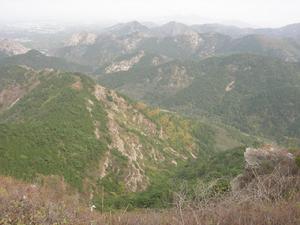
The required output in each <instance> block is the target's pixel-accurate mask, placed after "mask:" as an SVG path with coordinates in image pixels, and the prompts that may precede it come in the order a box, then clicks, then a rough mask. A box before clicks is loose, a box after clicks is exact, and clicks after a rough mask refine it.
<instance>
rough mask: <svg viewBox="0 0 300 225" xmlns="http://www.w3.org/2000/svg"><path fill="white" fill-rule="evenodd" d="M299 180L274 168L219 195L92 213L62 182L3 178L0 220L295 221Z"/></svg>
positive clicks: (110, 223)
mask: <svg viewBox="0 0 300 225" xmlns="http://www.w3.org/2000/svg"><path fill="white" fill-rule="evenodd" d="M299 184H300V180H299V176H298V175H293V176H286V174H285V175H284V176H283V175H282V174H281V173H279V172H278V171H274V172H273V173H272V174H270V175H267V176H266V175H260V176H258V175H257V176H256V177H255V179H254V180H253V182H252V183H251V185H249V186H248V187H247V188H246V189H244V190H241V191H240V192H237V193H229V194H227V195H226V196H223V197H220V196H218V197H217V198H214V199H203V198H202V199H201V200H198V201H188V200H187V198H186V195H185V194H184V193H178V194H177V201H176V202H175V203H174V207H173V208H171V209H166V210H150V209H149V210H137V211H133V212H126V209H125V210H124V211H119V212H117V213H109V212H108V213H103V214H100V213H97V212H90V209H89V208H88V206H87V205H85V204H83V203H81V202H80V200H79V197H78V195H76V194H74V193H73V194H71V195H70V194H69V193H66V192H69V190H68V188H66V186H64V185H65V184H64V183H63V182H62V183H61V182H59V181H58V182H56V185H55V187H56V188H55V189H54V190H53V188H49V185H46V186H42V187H36V186H33V185H29V184H26V183H23V182H20V181H15V180H13V179H11V178H6V177H2V178H0V218H1V219H0V224H1V225H2V224H5V225H6V224H49V225H50V224H72V225H73V224H74V225H79V224H80V225H81V224H100V225H102V224H103V225H104V224H105V225H299V224H300V193H299ZM50 186H51V185H50ZM202 191H203V190H202ZM204 191H205V190H204Z"/></svg>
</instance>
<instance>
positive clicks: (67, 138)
mask: <svg viewBox="0 0 300 225" xmlns="http://www.w3.org/2000/svg"><path fill="white" fill-rule="evenodd" d="M0 70H1V73H0V74H1V81H4V82H1V84H2V85H1V87H0V96H7V95H11V93H12V90H19V92H17V94H18V95H12V97H11V98H8V97H6V98H4V100H5V105H4V107H3V108H2V113H1V114H0V165H1V166H0V173H1V174H2V175H9V176H13V177H16V178H19V179H23V180H26V181H29V182H35V181H37V180H39V179H40V177H46V178H47V177H49V176H51V175H57V176H60V177H63V178H64V180H65V181H66V182H67V183H68V184H70V185H71V186H72V187H73V188H75V189H77V190H79V191H80V192H81V193H84V194H85V195H87V196H88V195H90V194H92V193H93V196H94V198H93V199H94V201H95V204H97V205H100V202H101V199H102V197H101V196H103V193H104V197H105V201H106V206H105V207H106V208H120V207H127V205H126V204H128V201H129V202H130V204H131V205H132V206H133V207H154V206H155V207H162V206H167V205H168V203H169V202H170V201H171V199H172V191H173V190H175V189H176V186H174V178H175V177H176V176H175V173H177V172H176V171H177V170H181V169H180V168H181V166H183V165H184V164H186V163H188V162H189V161H194V160H195V159H197V158H199V159H202V160H203V162H205V160H204V159H205V158H207V157H212V156H213V155H214V154H218V152H220V151H226V150H227V149H232V148H235V147H240V146H249V145H252V144H253V143H254V142H256V139H255V138H253V137H248V136H246V135H244V134H242V133H240V132H238V131H236V130H234V129H232V128H228V127H225V126H224V127H220V126H212V125H206V123H203V122H195V121H191V120H188V119H185V118H182V117H180V116H178V115H176V114H173V113H167V112H163V111H161V110H160V109H158V108H149V107H147V106H146V105H144V104H142V103H135V102H132V101H131V100H129V99H127V98H126V97H123V96H121V95H119V94H117V93H116V92H115V91H111V90H109V89H106V88H104V87H102V86H100V85H97V84H96V83H95V82H94V81H93V80H92V79H91V78H89V77H87V76H85V75H81V74H77V73H62V72H57V71H53V70H44V71H40V72H37V71H34V70H32V69H28V68H25V67H19V66H14V67H1V68H0ZM4 94H5V95H4ZM16 98H17V100H15V99H16ZM223 140H226V141H225V142H223ZM242 151H243V150H242V149H241V152H242ZM195 179H196V177H195ZM162 181H164V182H162ZM174 188H175V189H174ZM125 203H126V204H125Z"/></svg>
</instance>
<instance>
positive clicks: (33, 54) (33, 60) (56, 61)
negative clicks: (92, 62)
mask: <svg viewBox="0 0 300 225" xmlns="http://www.w3.org/2000/svg"><path fill="white" fill-rule="evenodd" d="M0 65H5V66H7V65H26V66H29V67H32V68H33V69H36V70H40V69H45V68H49V69H57V70H63V71H73V72H88V71H91V68H89V67H87V66H82V65H79V64H76V63H70V62H67V61H66V60H64V59H61V58H57V57H51V56H46V55H44V54H42V53H40V52H39V51H37V50H30V51H28V52H27V53H25V54H20V55H15V56H11V57H5V58H2V59H1V58H0Z"/></svg>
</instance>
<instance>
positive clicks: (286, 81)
mask: <svg viewBox="0 0 300 225" xmlns="http://www.w3.org/2000/svg"><path fill="white" fill-rule="evenodd" d="M154 58H155V56H153V55H152V56H151V55H146V56H145V57H144V59H142V60H141V61H140V63H139V64H137V65H135V66H134V67H133V68H132V69H131V70H129V71H125V72H118V73H112V74H106V75H102V76H100V77H99V80H100V81H101V82H103V83H104V84H105V85H108V86H109V87H111V88H114V89H116V90H118V91H120V92H123V93H125V94H127V95H129V96H131V97H133V98H135V99H141V100H144V101H146V102H148V103H151V104H155V105H160V106H162V107H167V108H168V109H170V110H172V111H179V112H183V113H185V114H188V115H193V116H212V115H214V116H217V117H220V118H221V119H222V121H223V122H226V123H229V124H231V125H234V126H235V127H237V128H239V129H241V130H243V131H246V132H253V133H256V134H259V135H267V136H269V137H272V138H278V140H279V139H281V138H279V136H289V137H294V138H299V135H300V134H299V133H298V131H297V129H296V128H295V127H297V126H298V125H297V124H298V120H299V118H298V116H297V115H298V114H299V101H297V98H299V96H300V95H299V91H298V90H299V86H300V67H299V64H296V63H288V62H283V61H280V60H278V59H274V58H268V57H263V56H258V55H250V54H239V55H232V56H223V57H212V58H209V59H206V60H202V61H194V62H193V61H186V62H180V61H167V62H164V63H162V64H159V65H157V64H156V65H154V64H153V63H151V60H152V61H153V59H154Z"/></svg>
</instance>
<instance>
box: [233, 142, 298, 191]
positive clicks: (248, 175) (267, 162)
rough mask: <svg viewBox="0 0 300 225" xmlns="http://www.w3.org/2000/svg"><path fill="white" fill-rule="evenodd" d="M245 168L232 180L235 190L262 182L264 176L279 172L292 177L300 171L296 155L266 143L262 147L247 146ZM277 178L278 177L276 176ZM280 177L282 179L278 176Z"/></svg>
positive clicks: (280, 174)
mask: <svg viewBox="0 0 300 225" xmlns="http://www.w3.org/2000/svg"><path fill="white" fill-rule="evenodd" d="M244 157H245V163H246V165H245V170H244V172H243V174H240V175H239V176H237V177H236V178H235V179H233V181H232V182H231V188H232V191H233V192H238V191H241V190H242V189H244V188H247V187H249V186H250V187H251V186H254V185H256V183H257V182H262V181H260V180H263V177H264V176H269V175H270V174H275V173H276V174H277V175H279V176H280V177H290V176H291V177H292V176H294V175H296V174H297V173H298V172H299V168H298V167H297V165H296V163H295V156H294V155H293V154H292V153H290V152H288V151H287V150H285V149H282V148H280V147H277V146H272V145H265V146H263V147H261V148H257V149H256V148H247V149H246V151H245V153H244ZM275 179H276V178H275ZM278 179H280V178H279V177H278Z"/></svg>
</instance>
